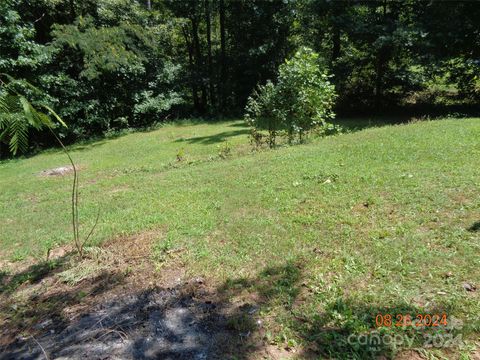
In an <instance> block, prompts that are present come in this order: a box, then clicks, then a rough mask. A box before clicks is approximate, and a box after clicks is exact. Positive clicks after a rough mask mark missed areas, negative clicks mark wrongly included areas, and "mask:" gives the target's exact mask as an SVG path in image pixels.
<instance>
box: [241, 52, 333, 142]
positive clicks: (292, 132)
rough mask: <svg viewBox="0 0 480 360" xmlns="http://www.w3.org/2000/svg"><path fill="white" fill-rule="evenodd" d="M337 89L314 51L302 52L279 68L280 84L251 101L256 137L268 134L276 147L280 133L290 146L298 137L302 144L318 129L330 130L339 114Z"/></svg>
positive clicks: (262, 90) (260, 89)
mask: <svg viewBox="0 0 480 360" xmlns="http://www.w3.org/2000/svg"><path fill="white" fill-rule="evenodd" d="M335 98H336V94H335V87H334V85H333V84H332V83H330V81H329V75H328V74H327V72H326V71H325V70H322V69H321V67H320V65H319V56H318V54H317V53H315V52H313V51H312V50H311V49H308V48H302V49H300V50H299V51H298V52H297V53H296V54H295V55H294V56H293V58H291V59H289V60H286V61H285V63H284V64H282V65H280V67H279V75H278V78H277V83H276V84H273V83H272V82H270V81H269V82H267V83H266V84H265V85H263V86H259V87H258V88H257V90H255V91H254V93H253V94H252V96H251V97H250V98H249V99H248V103H247V107H246V120H247V122H248V123H249V124H250V125H251V126H252V128H253V131H254V133H257V132H258V131H259V130H267V131H268V133H269V136H268V143H269V145H270V147H273V146H275V138H276V136H277V134H278V132H279V131H280V130H285V131H286V133H287V134H288V139H289V142H292V141H293V140H294V138H295V137H296V136H298V139H299V141H300V142H303V141H304V138H305V135H306V134H308V133H309V132H310V131H311V130H313V129H316V128H318V127H326V126H328V124H327V120H329V119H332V118H333V117H334V116H335V114H334V112H333V110H332V109H333V105H334V101H335Z"/></svg>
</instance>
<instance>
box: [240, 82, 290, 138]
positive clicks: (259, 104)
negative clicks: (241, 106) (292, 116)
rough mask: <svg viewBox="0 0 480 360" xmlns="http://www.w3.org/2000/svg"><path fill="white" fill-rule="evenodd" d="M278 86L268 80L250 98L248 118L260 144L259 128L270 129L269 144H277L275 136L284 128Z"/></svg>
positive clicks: (253, 133)
mask: <svg viewBox="0 0 480 360" xmlns="http://www.w3.org/2000/svg"><path fill="white" fill-rule="evenodd" d="M277 91H278V89H277V87H276V86H275V85H274V84H273V83H272V82H271V81H268V82H267V83H266V84H265V85H260V86H258V88H257V89H256V90H254V92H253V95H252V96H250V97H249V98H248V101H247V106H246V116H245V118H246V120H247V123H248V124H249V125H250V126H251V127H252V134H251V135H252V138H253V139H254V141H256V142H257V143H258V144H257V145H260V142H261V138H262V136H261V134H260V133H258V130H259V129H263V130H267V131H268V140H267V141H268V144H269V146H270V147H274V146H275V138H276V136H277V133H278V131H280V130H281V129H282V126H283V124H282V118H281V114H280V111H279V104H278V97H279V96H278V95H277Z"/></svg>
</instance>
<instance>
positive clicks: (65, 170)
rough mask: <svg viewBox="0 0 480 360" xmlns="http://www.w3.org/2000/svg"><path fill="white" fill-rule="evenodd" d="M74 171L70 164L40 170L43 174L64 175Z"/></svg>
mask: <svg viewBox="0 0 480 360" xmlns="http://www.w3.org/2000/svg"><path fill="white" fill-rule="evenodd" d="M77 170H78V169H77ZM71 172H73V167H72V166H71V165H70V166H60V167H57V168H54V169H48V170H43V171H41V172H40V175H42V176H63V175H67V174H70V173H71Z"/></svg>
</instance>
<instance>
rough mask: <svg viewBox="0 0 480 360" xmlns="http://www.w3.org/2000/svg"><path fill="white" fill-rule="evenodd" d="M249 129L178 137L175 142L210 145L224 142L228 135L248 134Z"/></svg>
mask: <svg viewBox="0 0 480 360" xmlns="http://www.w3.org/2000/svg"><path fill="white" fill-rule="evenodd" d="M249 133H250V131H249V130H248V129H242V130H233V131H224V132H220V133H218V134H213V135H207V136H197V137H192V138H188V139H178V140H175V142H187V143H189V144H204V145H211V144H217V143H221V142H224V141H225V140H227V139H228V138H230V137H234V136H239V135H245V134H249Z"/></svg>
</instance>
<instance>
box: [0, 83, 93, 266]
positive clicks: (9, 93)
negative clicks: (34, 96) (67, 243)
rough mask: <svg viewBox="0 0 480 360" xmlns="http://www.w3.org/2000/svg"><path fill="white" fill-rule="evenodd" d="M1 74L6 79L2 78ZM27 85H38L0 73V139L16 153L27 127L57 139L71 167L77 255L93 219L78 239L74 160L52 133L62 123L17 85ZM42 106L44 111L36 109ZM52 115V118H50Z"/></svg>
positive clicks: (23, 143)
mask: <svg viewBox="0 0 480 360" xmlns="http://www.w3.org/2000/svg"><path fill="white" fill-rule="evenodd" d="M3 78H5V79H6V80H5V81H4V80H3ZM20 88H23V89H25V88H28V89H30V90H31V91H33V92H40V90H39V89H37V88H36V87H34V86H32V85H31V84H30V83H28V82H26V81H23V80H16V79H14V78H12V77H11V76H9V75H7V74H0V141H3V142H7V143H8V144H9V149H10V152H11V153H12V154H13V155H16V154H17V153H19V152H25V151H26V150H27V149H28V132H29V129H30V128H34V129H36V130H41V129H45V128H46V129H48V130H50V132H51V134H52V135H53V136H54V137H55V139H56V140H57V142H58V143H59V144H60V146H61V147H62V149H63V151H64V152H65V154H66V155H67V157H68V159H69V161H70V163H71V164H72V170H73V184H72V193H71V194H72V195H71V196H72V230H73V240H74V244H75V247H76V249H77V251H78V254H79V256H80V258H83V255H84V252H83V250H84V245H85V244H86V243H87V241H88V240H89V238H90V236H91V235H92V233H93V231H94V229H95V227H96V225H97V222H98V217H99V214H100V213H98V215H97V219H96V220H95V224H94V225H93V227H92V228H91V230H90V232H89V233H88V235H87V236H86V237H85V238H84V239H83V240H82V239H81V237H80V233H79V229H80V224H79V217H78V174H77V168H76V166H75V163H74V162H73V159H72V157H71V156H70V154H69V153H68V150H67V148H66V147H65V145H64V144H63V143H62V141H61V140H60V138H59V137H58V136H57V135H56V134H55V131H54V128H55V125H56V124H55V122H57V123H59V124H60V125H62V126H64V127H66V126H67V125H66V124H65V123H64V122H63V120H62V119H61V118H60V116H58V115H57V113H56V112H55V111H54V110H52V109H51V108H50V107H49V106H48V105H46V104H43V103H38V104H35V105H32V103H31V102H30V101H29V100H28V99H27V97H26V96H25V95H23V94H22V93H21V92H20V91H19V89H20ZM39 108H43V109H44V110H46V112H42V111H40V110H38V109H39ZM51 116H53V119H54V120H52V118H51Z"/></svg>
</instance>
